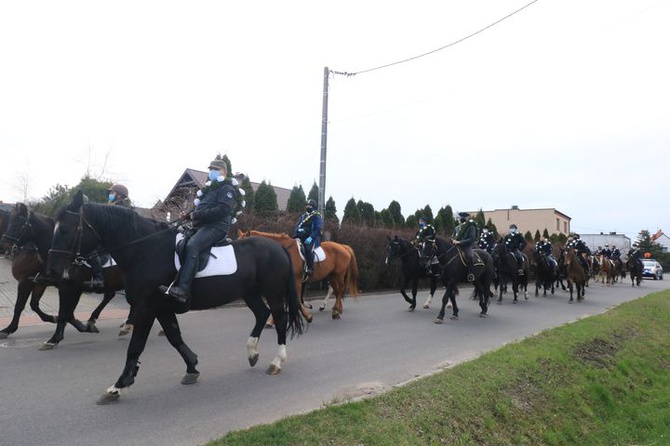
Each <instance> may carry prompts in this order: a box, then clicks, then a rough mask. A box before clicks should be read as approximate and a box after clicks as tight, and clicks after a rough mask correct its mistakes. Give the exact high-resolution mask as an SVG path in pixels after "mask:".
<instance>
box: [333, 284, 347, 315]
mask: <svg viewBox="0 0 670 446" xmlns="http://www.w3.org/2000/svg"><path fill="white" fill-rule="evenodd" d="M332 285H333V291H334V292H335V303H334V304H333V309H332V311H331V317H332V318H333V319H340V317H341V316H342V313H343V311H344V308H343V306H342V302H343V300H344V293H345V291H346V288H347V286H346V284H345V283H344V280H342V279H332Z"/></svg>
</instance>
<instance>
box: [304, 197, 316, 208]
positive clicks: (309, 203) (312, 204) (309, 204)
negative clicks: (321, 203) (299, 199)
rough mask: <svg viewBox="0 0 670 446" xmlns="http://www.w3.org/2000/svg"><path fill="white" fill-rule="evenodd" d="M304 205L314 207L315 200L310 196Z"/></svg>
mask: <svg viewBox="0 0 670 446" xmlns="http://www.w3.org/2000/svg"><path fill="white" fill-rule="evenodd" d="M306 205H307V206H310V207H313V208H315V207H316V200H315V199H313V198H310V199H309V200H307V203H306Z"/></svg>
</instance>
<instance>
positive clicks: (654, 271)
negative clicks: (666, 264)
mask: <svg viewBox="0 0 670 446" xmlns="http://www.w3.org/2000/svg"><path fill="white" fill-rule="evenodd" d="M642 267H643V268H644V269H643V270H642V276H643V277H653V279H654V280H663V267H662V266H661V264H660V263H658V262H657V261H656V260H654V259H642Z"/></svg>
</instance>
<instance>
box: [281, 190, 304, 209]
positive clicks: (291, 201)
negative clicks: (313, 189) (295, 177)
mask: <svg viewBox="0 0 670 446" xmlns="http://www.w3.org/2000/svg"><path fill="white" fill-rule="evenodd" d="M305 203H307V198H305V191H304V190H303V189H302V185H300V186H293V189H291V194H290V195H289V197H288V202H287V203H286V210H287V211H288V212H302V211H303V210H304V209H305Z"/></svg>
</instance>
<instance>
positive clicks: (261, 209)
mask: <svg viewBox="0 0 670 446" xmlns="http://www.w3.org/2000/svg"><path fill="white" fill-rule="evenodd" d="M278 209H279V205H278V204H277V194H276V192H275V190H274V188H273V187H272V186H271V185H269V184H267V183H266V182H265V180H263V182H262V183H261V184H260V185H259V186H258V189H256V196H255V197H254V211H255V212H258V213H269V212H275V211H277V210H278Z"/></svg>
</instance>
